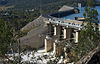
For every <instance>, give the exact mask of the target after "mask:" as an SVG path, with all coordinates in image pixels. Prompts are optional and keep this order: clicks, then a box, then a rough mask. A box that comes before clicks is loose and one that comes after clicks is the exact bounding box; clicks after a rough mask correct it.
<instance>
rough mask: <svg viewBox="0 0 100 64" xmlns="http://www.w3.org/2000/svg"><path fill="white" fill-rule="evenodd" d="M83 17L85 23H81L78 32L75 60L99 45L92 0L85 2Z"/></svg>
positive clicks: (96, 14)
mask: <svg viewBox="0 0 100 64" xmlns="http://www.w3.org/2000/svg"><path fill="white" fill-rule="evenodd" d="M83 16H84V18H85V22H84V23H83V28H82V30H81V31H80V35H79V42H78V45H77V47H75V52H76V56H77V60H79V59H80V58H81V57H83V56H84V55H85V54H87V53H88V52H90V51H92V50H93V49H95V48H96V47H97V46H98V45H99V44H100V43H99V42H100V37H99V36H100V33H99V29H98V12H97V10H96V9H95V4H94V0H87V4H86V7H85V13H84V14H83Z"/></svg>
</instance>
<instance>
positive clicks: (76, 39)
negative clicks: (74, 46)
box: [75, 31, 79, 43]
mask: <svg viewBox="0 0 100 64" xmlns="http://www.w3.org/2000/svg"><path fill="white" fill-rule="evenodd" d="M78 34H79V33H78V31H76V38H75V43H78Z"/></svg>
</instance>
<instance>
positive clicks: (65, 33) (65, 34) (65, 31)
mask: <svg viewBox="0 0 100 64" xmlns="http://www.w3.org/2000/svg"><path fill="white" fill-rule="evenodd" d="M66 38H67V30H66V28H64V39H66Z"/></svg>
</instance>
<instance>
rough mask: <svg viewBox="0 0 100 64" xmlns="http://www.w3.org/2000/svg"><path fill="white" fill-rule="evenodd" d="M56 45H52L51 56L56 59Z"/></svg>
mask: <svg viewBox="0 0 100 64" xmlns="http://www.w3.org/2000/svg"><path fill="white" fill-rule="evenodd" d="M56 47H57V46H56V43H53V54H54V57H56Z"/></svg>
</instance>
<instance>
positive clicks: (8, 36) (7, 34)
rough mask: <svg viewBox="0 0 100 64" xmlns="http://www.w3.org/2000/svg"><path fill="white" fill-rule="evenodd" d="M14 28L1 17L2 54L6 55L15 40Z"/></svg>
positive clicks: (0, 51)
mask: <svg viewBox="0 0 100 64" xmlns="http://www.w3.org/2000/svg"><path fill="white" fill-rule="evenodd" d="M12 31H13V30H12V28H11V27H10V26H9V25H8V23H7V22H5V21H3V20H2V19H0V55H5V54H6V53H7V52H8V50H9V46H10V44H11V43H13V42H14V39H13V32H12Z"/></svg>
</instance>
